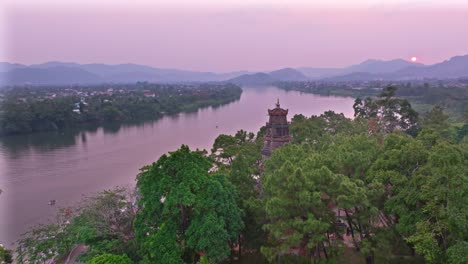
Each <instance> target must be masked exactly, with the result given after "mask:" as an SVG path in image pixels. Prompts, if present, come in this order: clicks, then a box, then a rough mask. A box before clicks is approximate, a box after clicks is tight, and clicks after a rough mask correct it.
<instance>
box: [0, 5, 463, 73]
mask: <svg viewBox="0 0 468 264" xmlns="http://www.w3.org/2000/svg"><path fill="white" fill-rule="evenodd" d="M64 2H66V3H67V4H64ZM155 2H157V4H154V3H155ZM310 2H311V1H300V0H297V1H296V0H291V2H287V3H288V5H285V4H283V3H286V1H277V0H271V1H268V0H260V1H246V2H245V3H247V4H236V3H237V1H229V0H228V1H224V2H223V1H219V0H218V1H216V2H211V1H208V0H205V1H199V2H197V3H198V4H197V5H195V4H193V3H194V2H193V1H192V2H190V1H187V0H185V1H184V0H174V1H164V2H162V1H152V2H148V1H144V0H134V1H123V0H115V1H109V0H103V1H90V0H82V1H74V0H69V1H52V0H44V1H41V5H39V4H38V1H32V0H30V1H27V0H16V1H12V0H6V3H5V4H4V5H5V6H4V8H1V7H0V9H2V10H3V13H0V17H1V18H0V37H1V40H0V41H1V42H0V45H1V46H0V49H1V51H0V61H9V62H18V63H25V64H32V63H42V62H46V61H52V60H59V61H73V62H79V63H94V62H100V63H111V64H116V63H127V62H131V63H139V64H146V65H151V66H155V67H161V68H179V69H190V70H203V71H218V72H219V71H232V70H272V69H278V68H282V67H300V66H313V67H339V66H347V65H350V64H354V63H359V62H361V61H363V60H366V59H369V58H375V59H394V58H404V59H409V58H410V57H412V56H416V57H418V59H419V61H420V62H423V63H426V64H431V63H435V62H439V61H442V60H445V59H447V58H449V57H452V56H455V55H464V54H468V4H466V3H464V2H465V1H457V0H452V1H450V0H449V1H430V0H427V1H425V0H414V2H412V4H411V5H408V4H405V3H404V2H405V1H399V0H393V1H380V2H379V1H370V0H369V1H366V0H361V1H349V0H348V1H344V0H331V1H328V2H327V1H317V2H314V4H313V5H312V4H308V3H310ZM441 2H444V4H440V3H441ZM44 3H45V4H44ZM96 3H97V4H96ZM220 3H222V4H220ZM389 3H391V4H389Z"/></svg>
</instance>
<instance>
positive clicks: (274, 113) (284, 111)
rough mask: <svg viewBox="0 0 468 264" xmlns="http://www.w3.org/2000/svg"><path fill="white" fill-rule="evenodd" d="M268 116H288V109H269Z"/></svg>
mask: <svg viewBox="0 0 468 264" xmlns="http://www.w3.org/2000/svg"><path fill="white" fill-rule="evenodd" d="M268 115H271V116H286V115H288V109H283V108H279V107H277V108H274V109H268Z"/></svg>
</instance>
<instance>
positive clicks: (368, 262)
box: [366, 251, 375, 264]
mask: <svg viewBox="0 0 468 264" xmlns="http://www.w3.org/2000/svg"><path fill="white" fill-rule="evenodd" d="M374 263H375V259H374V251H371V253H370V255H369V256H366V264H374Z"/></svg>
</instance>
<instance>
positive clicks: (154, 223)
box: [134, 146, 243, 263]
mask: <svg viewBox="0 0 468 264" xmlns="http://www.w3.org/2000/svg"><path fill="white" fill-rule="evenodd" d="M211 166H212V164H211V162H210V161H209V159H207V158H206V157H204V156H203V155H202V153H201V152H198V151H195V152H191V151H190V150H189V148H188V147H187V146H182V148H180V149H179V150H178V151H175V152H172V153H170V154H169V155H163V156H162V157H161V158H160V159H159V160H158V162H156V163H153V164H152V165H150V166H147V167H144V168H143V170H142V172H141V173H140V175H139V176H138V178H137V188H138V190H139V193H140V195H141V198H140V200H139V202H138V205H139V206H140V208H141V212H140V213H139V214H138V215H137V218H136V221H135V224H134V226H135V231H136V233H137V237H138V241H139V243H140V249H139V252H140V254H141V256H143V261H142V263H184V262H188V263H193V262H196V261H197V260H198V258H199V257H200V256H206V257H207V258H208V260H210V261H213V262H219V261H221V260H223V259H225V258H226V257H228V256H229V254H230V251H231V250H230V245H231V244H233V243H236V241H237V238H238V234H239V232H240V230H241V229H242V227H243V224H242V221H241V213H242V212H241V210H240V209H239V208H238V207H237V204H236V201H235V197H236V193H235V190H234V189H233V188H232V185H231V183H229V181H227V179H226V177H225V176H223V175H222V174H214V175H212V174H209V173H208V170H209V169H210V168H211Z"/></svg>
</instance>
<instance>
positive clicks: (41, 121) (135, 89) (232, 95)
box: [0, 83, 242, 135]
mask: <svg viewBox="0 0 468 264" xmlns="http://www.w3.org/2000/svg"><path fill="white" fill-rule="evenodd" d="M112 87H113V88H108V86H92V87H74V88H67V87H15V88H12V89H10V90H8V91H6V92H5V99H4V101H3V102H2V104H1V107H0V135H2V134H19V133H30V132H37V131H44V130H57V129H65V128H69V127H73V126H77V125H82V124H102V123H105V122H139V121H145V120H153V119H156V118H159V117H161V116H162V115H163V114H174V113H179V112H185V111H194V110H196V109H198V108H200V107H206V106H218V105H221V104H225V103H229V102H232V101H234V100H237V99H239V97H240V94H241V93H242V90H241V88H239V87H237V86H235V85H231V84H225V85H215V84H203V85H157V84H146V83H139V84H136V85H115V86H112Z"/></svg>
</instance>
